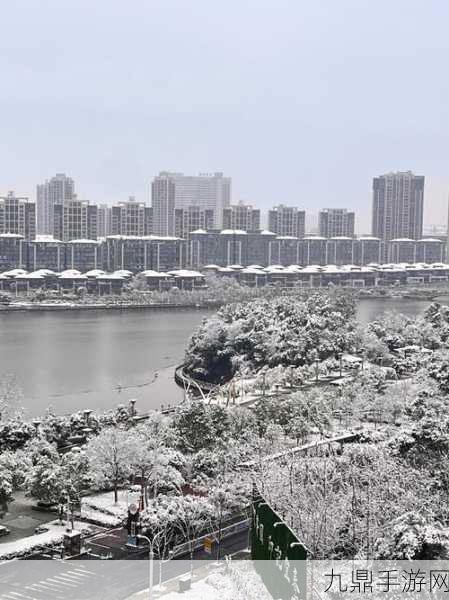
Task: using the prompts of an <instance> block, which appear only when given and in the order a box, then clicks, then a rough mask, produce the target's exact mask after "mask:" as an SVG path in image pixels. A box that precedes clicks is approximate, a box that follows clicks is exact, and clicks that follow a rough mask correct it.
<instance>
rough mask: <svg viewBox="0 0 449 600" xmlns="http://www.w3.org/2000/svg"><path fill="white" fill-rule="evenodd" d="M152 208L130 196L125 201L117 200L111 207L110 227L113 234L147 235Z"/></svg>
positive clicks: (150, 225) (149, 229) (149, 230)
mask: <svg viewBox="0 0 449 600" xmlns="http://www.w3.org/2000/svg"><path fill="white" fill-rule="evenodd" d="M152 212H153V211H152V210H151V208H150V207H149V206H146V205H145V203H144V202H138V201H136V199H135V198H134V196H130V197H129V199H128V200H127V201H126V202H119V203H118V204H117V205H115V206H113V207H112V209H111V229H112V234H113V235H136V236H143V235H149V234H150V233H151V232H152Z"/></svg>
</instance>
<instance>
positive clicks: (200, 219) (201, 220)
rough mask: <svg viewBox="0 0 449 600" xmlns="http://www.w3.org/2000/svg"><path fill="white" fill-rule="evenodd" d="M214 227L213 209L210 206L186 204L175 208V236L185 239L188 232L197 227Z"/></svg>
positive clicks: (207, 229)
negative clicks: (202, 206)
mask: <svg viewBox="0 0 449 600" xmlns="http://www.w3.org/2000/svg"><path fill="white" fill-rule="evenodd" d="M213 228H214V211H213V210H212V209H211V208H206V209H204V208H201V207H199V206H187V207H186V208H176V209H175V237H177V238H182V239H187V238H188V235H189V233H191V232H192V231H196V230H198V229H203V230H205V231H209V230H210V229H213Z"/></svg>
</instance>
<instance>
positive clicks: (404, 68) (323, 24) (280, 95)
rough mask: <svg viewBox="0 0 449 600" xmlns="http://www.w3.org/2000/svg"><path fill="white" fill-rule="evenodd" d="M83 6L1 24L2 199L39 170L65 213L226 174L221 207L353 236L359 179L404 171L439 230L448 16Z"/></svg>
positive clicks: (448, 179) (364, 193) (439, 11)
mask: <svg viewBox="0 0 449 600" xmlns="http://www.w3.org/2000/svg"><path fill="white" fill-rule="evenodd" d="M95 4H96V7H95V10H91V7H90V4H88V3H86V2H85V1H83V0H81V1H80V2H76V3H74V2H71V1H70V0H69V1H68V2H65V3H64V7H62V6H61V4H60V3H57V2H54V1H51V0H48V1H47V2H45V4H44V5H41V3H37V4H36V3H32V2H29V1H28V2H26V1H24V0H22V1H21V2H17V3H10V4H9V5H8V6H6V7H5V10H4V11H3V14H2V17H3V23H4V33H3V36H2V40H1V41H0V48H1V50H2V52H0V65H1V67H2V81H1V82H0V85H1V90H2V94H1V97H2V100H1V102H2V108H3V110H2V112H1V113H0V115H1V116H0V124H1V127H2V132H3V135H4V138H5V139H7V140H8V144H7V145H4V147H3V148H2V149H0V159H1V163H2V167H3V170H2V172H3V174H2V178H1V181H0V187H1V188H2V193H5V192H7V191H8V190H10V189H14V190H16V191H17V193H18V194H20V195H25V196H29V197H30V198H31V197H32V194H33V192H34V187H35V185H36V183H37V182H39V181H42V179H43V175H45V173H51V172H53V170H54V169H55V168H56V169H57V170H58V171H59V170H61V171H64V170H67V171H68V170H70V173H71V175H72V177H74V178H75V179H76V180H77V181H79V182H80V187H79V189H78V195H79V197H80V198H88V199H90V200H91V201H92V200H95V202H97V203H98V204H103V203H114V202H118V201H120V200H123V199H124V198H127V197H128V196H129V195H134V196H135V197H136V198H137V199H138V200H140V201H148V200H149V194H150V191H149V184H150V181H151V177H152V175H153V174H156V173H158V172H159V170H161V169H165V168H170V169H173V170H175V171H182V172H185V173H189V172H196V170H197V168H198V167H200V168H201V170H204V171H208V172H209V171H210V172H213V171H215V170H220V171H223V172H225V173H231V174H232V176H233V179H234V182H235V183H234V199H235V200H236V201H238V200H242V201H244V202H247V203H249V204H255V203H257V204H258V206H260V208H263V209H264V210H267V209H268V208H269V207H270V206H273V205H277V204H280V203H283V204H286V205H293V206H301V207H302V208H304V209H306V210H309V211H310V210H312V209H313V207H314V206H323V207H330V208H333V207H336V208H338V207H340V206H345V207H347V208H348V209H349V210H357V211H359V213H360V216H359V218H358V222H359V225H358V226H357V227H358V228H359V229H360V231H364V230H367V229H368V227H369V221H370V210H369V209H368V205H369V202H370V198H371V185H370V179H371V177H372V176H373V175H374V174H375V173H384V172H387V171H388V170H390V169H393V170H398V171H401V170H405V169H411V170H413V171H414V172H416V173H424V174H425V175H426V178H427V190H426V192H427V203H426V204H427V206H426V210H427V214H426V215H425V222H426V223H429V224H434V223H439V222H440V223H441V222H444V223H445V222H446V220H447V219H446V205H447V195H448V190H449V172H448V168H447V164H446V148H447V146H448V141H449V140H448V136H449V132H448V129H447V127H445V125H444V124H445V123H448V122H449V118H448V117H449V114H448V113H449V106H448V104H447V102H446V101H445V98H447V96H448V82H447V80H446V78H445V77H444V76H443V75H442V74H443V73H444V72H445V68H446V64H445V63H446V61H445V57H446V56H447V53H448V46H449V40H448V39H447V35H446V30H445V24H446V23H447V20H448V17H449V6H448V5H447V3H444V2H435V3H432V4H433V8H432V10H428V7H427V6H426V5H424V4H423V3H419V2H416V1H412V2H407V3H405V2H403V1H401V0H398V1H397V2H395V3H393V5H392V3H391V2H387V1H386V0H380V1H379V2H376V3H367V2H354V1H353V0H352V1H350V0H343V1H342V2H341V3H330V2H325V3H323V4H321V3H310V2H309V3H301V5H298V6H296V5H294V4H292V3H291V2H287V1H283V0H281V2H280V4H279V7H278V10H276V11H272V10H271V9H270V8H269V7H268V6H267V5H266V4H264V3H260V2H257V3H256V2H252V1H250V2H248V3H245V6H240V5H239V6H238V14H239V18H238V19H235V18H234V16H235V15H234V9H236V6H237V5H236V3H235V2H232V1H231V2H229V3H227V5H226V7H223V8H222V10H221V11H220V12H219V14H218V12H217V14H214V11H211V10H210V6H209V5H208V4H207V3H206V2H204V1H203V0H198V1H197V2H195V5H194V6H190V7H189V8H188V9H187V7H186V6H185V5H184V4H183V3H182V2H179V1H178V2H176V1H173V0H171V1H170V2H168V3H154V4H153V3H152V4H151V6H150V5H149V4H148V5H147V4H146V3H143V2H137V3H136V5H135V7H134V11H133V14H132V15H131V14H130V12H129V11H128V9H127V8H126V7H125V6H124V5H122V4H121V3H118V2H107V3H106V2H105V1H104V0H99V1H98V2H96V3H95ZM173 14H176V15H177V16H178V17H179V21H177V22H174V20H173V18H172V15H173ZM86 15H89V16H88V18H87V17H86ZM255 15H256V23H257V26H254V18H255ZM343 15H345V17H344V18H343ZM180 23H182V26H181V25H180ZM17 31H20V32H21V35H20V36H17V35H16V32H17ZM79 31H82V32H83V44H82V45H79V44H69V45H68V44H67V36H69V37H70V36H75V37H76V36H77V35H78V34H79ZM417 32H419V35H417ZM429 32H431V34H429ZM117 39H120V40H121V43H120V44H116V40H117ZM355 49H356V50H357V51H355ZM111 65H113V66H114V67H113V68H111ZM399 67H400V70H401V77H400V78H399V77H398V76H397V74H398V68H399ZM378 78H381V80H382V84H380V83H378ZM406 81H409V82H411V81H413V82H417V83H416V85H414V88H413V93H409V94H407V96H406V98H407V99H406V102H404V85H405V84H404V82H406ZM37 157H38V159H37ZM348 181H350V185H348ZM365 206H366V207H367V210H366V211H364V209H363V207H365Z"/></svg>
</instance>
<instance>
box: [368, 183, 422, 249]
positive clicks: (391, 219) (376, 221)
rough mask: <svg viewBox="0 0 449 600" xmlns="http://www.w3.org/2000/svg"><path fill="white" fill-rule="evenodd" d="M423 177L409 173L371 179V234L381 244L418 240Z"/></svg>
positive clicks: (419, 235) (420, 229)
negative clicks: (406, 239)
mask: <svg viewBox="0 0 449 600" xmlns="http://www.w3.org/2000/svg"><path fill="white" fill-rule="evenodd" d="M423 207H424V177H423V176H417V175H414V174H413V173H412V172H411V171H405V172H398V173H387V174H386V175H381V176H380V177H375V178H374V179H373V217H372V234H373V235H374V236H376V237H379V238H381V239H382V240H383V241H384V242H388V241H389V240H394V239H401V238H409V239H412V240H418V239H420V238H421V237H422V230H423Z"/></svg>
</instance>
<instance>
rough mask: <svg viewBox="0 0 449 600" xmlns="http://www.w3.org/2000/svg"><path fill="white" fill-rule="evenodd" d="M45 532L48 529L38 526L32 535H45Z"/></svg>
mask: <svg viewBox="0 0 449 600" xmlns="http://www.w3.org/2000/svg"><path fill="white" fill-rule="evenodd" d="M47 531H48V527H45V526H44V525H39V526H38V527H36V529H35V530H34V533H46V532H47Z"/></svg>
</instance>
